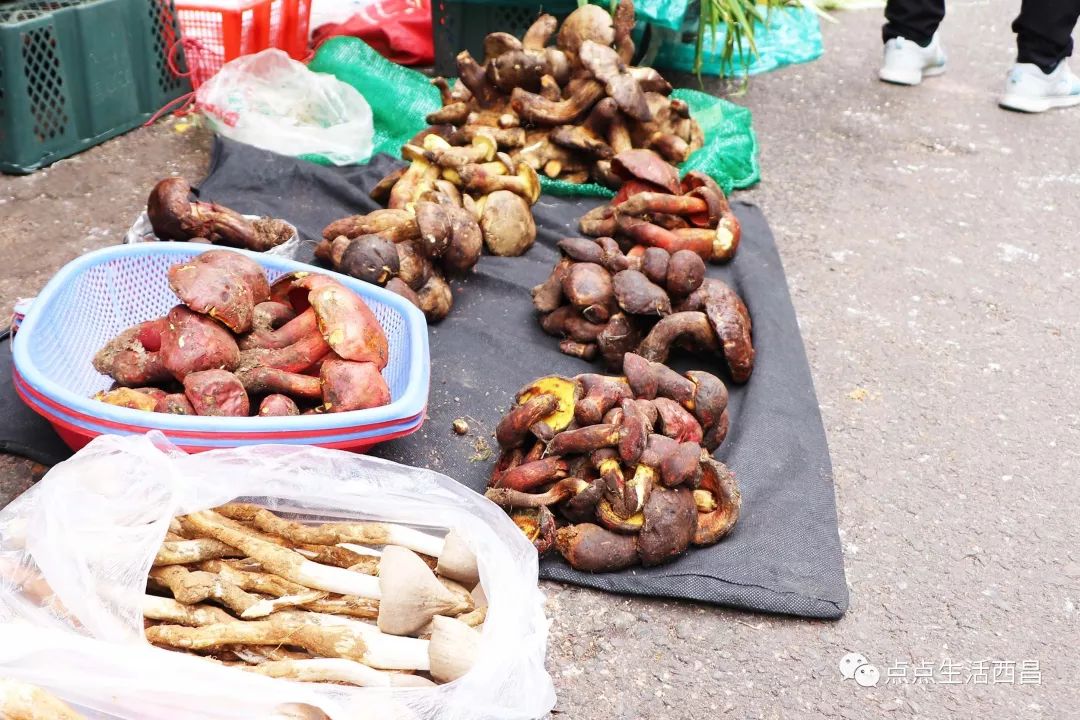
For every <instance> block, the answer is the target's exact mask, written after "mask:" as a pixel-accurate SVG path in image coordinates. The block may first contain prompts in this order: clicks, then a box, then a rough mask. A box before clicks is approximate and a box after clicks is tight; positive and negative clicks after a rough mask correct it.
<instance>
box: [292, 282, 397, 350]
mask: <svg viewBox="0 0 1080 720" xmlns="http://www.w3.org/2000/svg"><path fill="white" fill-rule="evenodd" d="M315 278H318V280H315ZM294 285H295V286H296V287H298V288H304V289H307V290H308V291H309V292H308V297H307V301H308V302H309V303H310V305H311V307H312V308H313V309H314V310H315V316H316V319H317V320H318V324H319V331H320V332H321V333H322V336H323V339H325V341H326V343H327V344H328V345H329V346H330V347H331V348H332V349H333V350H334V352H336V353H337V354H338V355H339V356H340V357H341V358H343V359H345V360H353V361H356V362H371V363H374V364H375V367H376V368H377V369H379V370H382V369H383V368H384V367H386V363H387V361H388V357H389V347H388V345H387V340H386V334H385V333H384V332H383V329H382V326H381V325H380V324H379V321H378V320H376V319H375V314H374V313H373V312H372V311H371V308H369V307H368V306H367V303H365V302H364V301H363V300H362V299H361V298H360V296H359V295H357V294H356V293H354V292H353V291H351V290H349V289H348V288H346V287H345V286H344V285H341V284H340V283H338V282H337V281H335V280H332V279H330V278H329V277H327V276H325V275H309V276H307V277H305V278H301V279H299V280H296V281H295V282H294ZM299 369H301V370H302V369H303V368H299Z"/></svg>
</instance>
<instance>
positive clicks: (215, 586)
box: [150, 565, 261, 613]
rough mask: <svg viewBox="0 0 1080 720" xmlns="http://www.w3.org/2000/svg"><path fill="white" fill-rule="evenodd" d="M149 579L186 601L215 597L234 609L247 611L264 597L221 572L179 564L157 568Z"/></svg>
mask: <svg viewBox="0 0 1080 720" xmlns="http://www.w3.org/2000/svg"><path fill="white" fill-rule="evenodd" d="M150 580H152V581H154V582H156V583H159V584H161V585H163V586H164V587H167V588H168V589H169V591H170V592H172V595H173V597H174V598H176V599H177V600H178V601H179V602H182V603H184V604H185V605H194V604H195V603H201V602H202V601H204V600H210V599H213V600H217V601H218V602H220V603H221V604H222V605H224V606H225V607H227V608H229V609H230V610H232V611H233V612H236V613H244V612H246V611H247V610H248V609H249V608H251V607H252V606H254V605H256V604H258V603H259V601H260V599H261V598H259V596H258V595H252V594H251V593H248V592H244V591H243V590H241V589H240V588H239V587H237V586H236V585H233V584H232V583H231V582H228V581H226V580H224V579H223V578H221V577H219V576H218V575H215V574H213V573H209V572H203V571H201V570H197V571H195V572H191V571H190V570H188V569H187V568H185V567H182V566H180V565H169V566H166V567H160V568H154V569H153V570H151V571H150Z"/></svg>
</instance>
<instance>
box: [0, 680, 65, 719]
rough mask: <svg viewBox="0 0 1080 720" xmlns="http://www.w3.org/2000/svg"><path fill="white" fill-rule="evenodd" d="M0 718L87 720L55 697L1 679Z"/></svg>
mask: <svg viewBox="0 0 1080 720" xmlns="http://www.w3.org/2000/svg"><path fill="white" fill-rule="evenodd" d="M0 717H3V718H5V720H45V719H46V718H47V719H48V720H86V718H85V717H84V716H83V715H81V714H80V713H77V712H75V711H74V710H72V709H71V706H69V705H68V704H67V703H65V702H64V701H62V700H60V699H59V698H57V697H56V696H55V695H52V694H51V693H49V692H47V691H45V690H43V689H42V688H39V687H38V686H36V685H31V684H29V683H24V682H21V681H19V680H14V679H12V678H0Z"/></svg>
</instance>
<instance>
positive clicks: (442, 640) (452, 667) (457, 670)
mask: <svg viewBox="0 0 1080 720" xmlns="http://www.w3.org/2000/svg"><path fill="white" fill-rule="evenodd" d="M431 625H432V633H431V640H430V641H429V642H430V645H429V647H428V659H429V662H428V669H429V671H430V673H431V676H432V677H433V678H435V679H436V680H438V681H439V682H441V683H448V682H453V681H454V680H457V679H458V678H460V677H462V676H463V675H465V674H466V673H467V672H469V670H471V669H472V666H473V665H475V664H476V659H477V657H478V656H479V654H480V633H478V632H477V631H476V630H474V629H473V628H471V627H469V626H468V625H466V624H465V623H463V622H461V621H459V620H455V619H454V618H448V617H443V616H441V615H436V616H435V617H433V618H432V619H431Z"/></svg>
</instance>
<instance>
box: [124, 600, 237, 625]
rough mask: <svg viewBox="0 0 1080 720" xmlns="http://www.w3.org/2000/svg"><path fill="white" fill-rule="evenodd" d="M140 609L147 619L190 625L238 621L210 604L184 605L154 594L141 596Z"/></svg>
mask: <svg viewBox="0 0 1080 720" xmlns="http://www.w3.org/2000/svg"><path fill="white" fill-rule="evenodd" d="M142 611H143V617H145V618H146V619H148V620H163V621H165V622H168V623H175V624H177V625H188V626H191V627H201V626H203V625H219V624H221V623H229V622H238V621H237V620H235V619H234V618H233V616H232V615H230V614H229V613H227V612H225V611H224V610H222V609H220V608H216V607H213V606H211V605H194V606H193V605H185V604H183V603H180V602H177V601H176V600H170V599H169V598H163V597H157V596H155V595H144V596H143V603H142Z"/></svg>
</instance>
